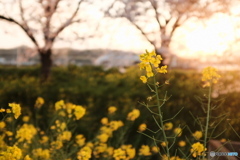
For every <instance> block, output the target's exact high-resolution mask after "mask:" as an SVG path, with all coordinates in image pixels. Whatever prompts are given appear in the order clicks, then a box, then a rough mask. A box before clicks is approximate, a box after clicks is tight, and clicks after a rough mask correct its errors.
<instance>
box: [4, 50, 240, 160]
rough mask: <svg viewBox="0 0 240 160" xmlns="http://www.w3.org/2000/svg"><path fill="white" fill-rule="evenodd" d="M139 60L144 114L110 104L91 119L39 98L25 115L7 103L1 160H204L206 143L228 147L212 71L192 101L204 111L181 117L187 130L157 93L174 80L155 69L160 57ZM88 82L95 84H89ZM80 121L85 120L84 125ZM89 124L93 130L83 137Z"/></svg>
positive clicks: (73, 107) (166, 97)
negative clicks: (195, 98) (195, 99)
mask: <svg viewBox="0 0 240 160" xmlns="http://www.w3.org/2000/svg"><path fill="white" fill-rule="evenodd" d="M140 60H141V63H140V64H139V67H140V70H141V75H140V76H139V77H137V79H138V80H139V81H140V82H142V83H141V85H142V86H146V87H147V89H148V90H149V92H147V94H148V95H147V96H146V97H145V98H144V99H145V100H143V99H139V100H138V101H137V102H136V103H138V105H139V106H142V107H144V108H145V110H143V109H140V108H139V107H134V106H131V107H122V108H121V107H118V106H113V105H112V106H109V107H107V109H106V110H105V109H102V110H98V111H97V112H94V114H92V115H90V113H89V112H88V109H91V106H89V107H88V106H84V105H78V104H73V103H71V102H69V99H68V100H67V101H65V100H64V99H62V100H58V101H56V102H55V103H54V104H52V105H50V106H48V108H46V106H45V107H44V105H45V104H46V99H45V98H42V97H40V96H39V97H37V98H36V100H35V102H34V106H32V109H30V110H29V109H26V108H24V107H21V106H20V104H19V103H9V104H8V106H7V107H0V114H1V117H2V119H0V160H98V159H99V160H130V159H133V160H134V159H135V160H185V159H186V160H187V159H189V160H190V159H201V160H205V159H207V157H208V154H209V153H208V150H207V145H208V141H209V140H210V139H217V138H218V139H219V140H221V141H222V142H225V144H226V143H228V142H230V139H229V138H228V137H226V138H221V137H222V135H224V134H225V133H226V132H229V130H223V129H222V128H223V126H221V124H222V123H221V122H224V121H226V120H227V118H228V117H227V116H228V115H227V114H223V112H216V111H215V110H216V109H219V110H220V108H221V106H220V105H219V104H222V103H223V101H222V99H220V100H219V99H217V98H214V96H213V95H214V93H215V92H216V90H217V89H218V88H217V87H216V86H217V85H218V82H219V81H220V79H221V78H222V77H221V75H220V73H219V72H218V71H217V69H215V68H213V67H207V68H205V69H204V70H203V71H202V78H201V81H202V86H201V87H202V92H203V94H202V97H197V100H198V101H199V102H198V103H199V106H200V107H199V108H198V109H199V110H203V112H202V113H201V114H199V115H197V114H196V113H198V111H197V112H194V113H193V112H189V114H188V115H185V116H186V117H191V118H192V121H194V124H196V126H198V127H194V128H192V123H191V124H190V122H189V124H188V120H186V121H185V122H184V121H179V120H178V118H179V116H180V115H181V112H183V110H184V107H183V108H181V107H180V108H179V107H177V108H175V109H169V107H170V106H168V104H169V103H170V104H171V103H174V96H173V97H171V95H170V94H168V93H167V92H166V91H162V90H164V87H165V86H169V85H171V84H169V83H170V82H171V83H173V81H171V80H169V79H165V78H163V76H164V74H167V72H168V70H167V66H161V65H160V64H161V62H162V58H161V57H160V56H159V55H156V53H155V52H148V51H146V52H145V53H144V54H142V55H140ZM134 69H136V68H134ZM132 76H135V74H133V75H132ZM124 78H130V77H124ZM114 79H116V76H114V75H111V74H110V75H108V81H112V82H113V83H114ZM91 82H92V83H93V84H94V79H93V80H92V81H91ZM113 89H118V88H113ZM133 89H134V88H133ZM129 90H131V88H129ZM60 91H61V90H60ZM136 91H138V88H136ZM125 92H127V91H125ZM190 94H191V93H190ZM123 96H124V95H123ZM63 98H64V96H63ZM171 98H173V100H171ZM123 102H124V103H128V102H129V101H128V100H124V101H123ZM130 104H131V103H129V105H130ZM125 105H128V104H125ZM92 107H94V106H92ZM199 113H200V112H199ZM44 114H48V116H45V115H44ZM99 115H101V118H100V119H97V122H96V121H95V123H96V124H94V123H87V122H89V120H88V118H89V117H91V116H96V117H99ZM85 117H88V118H86V119H85V120H84V118H85ZM92 118H94V117H92ZM184 118H185V117H184ZM82 123H85V124H82ZM234 124H235V125H236V124H237V122H235V123H231V122H230V123H228V125H229V126H230V127H228V128H231V130H232V132H231V134H232V133H234V134H235V136H236V137H239V135H238V134H237V132H236V131H237V129H234V127H235V126H234ZM92 125H93V126H94V128H97V129H95V130H91V131H90V132H94V133H90V132H87V131H86V130H87V129H88V128H92V127H93V126H92ZM225 125H226V124H225ZM220 131H222V132H220Z"/></svg>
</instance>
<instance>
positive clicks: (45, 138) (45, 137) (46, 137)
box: [40, 136, 49, 144]
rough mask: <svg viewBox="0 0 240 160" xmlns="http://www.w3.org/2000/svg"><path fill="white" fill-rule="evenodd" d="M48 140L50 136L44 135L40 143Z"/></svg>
mask: <svg viewBox="0 0 240 160" xmlns="http://www.w3.org/2000/svg"><path fill="white" fill-rule="evenodd" d="M48 140H49V138H48V136H43V137H42V139H41V140H40V143H42V144H43V143H46V142H48Z"/></svg>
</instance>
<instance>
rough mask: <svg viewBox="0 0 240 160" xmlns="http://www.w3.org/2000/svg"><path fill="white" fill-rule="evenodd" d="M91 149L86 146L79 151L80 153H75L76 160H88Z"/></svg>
mask: <svg viewBox="0 0 240 160" xmlns="http://www.w3.org/2000/svg"><path fill="white" fill-rule="evenodd" d="M91 155H92V149H91V148H90V147H88V146H85V147H83V148H81V149H80V151H79V152H78V153H77V159H78V160H89V159H90V158H91V157H92V156H91Z"/></svg>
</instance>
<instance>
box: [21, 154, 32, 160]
mask: <svg viewBox="0 0 240 160" xmlns="http://www.w3.org/2000/svg"><path fill="white" fill-rule="evenodd" d="M23 160H32V158H30V157H29V155H26V156H25V157H24V159H23Z"/></svg>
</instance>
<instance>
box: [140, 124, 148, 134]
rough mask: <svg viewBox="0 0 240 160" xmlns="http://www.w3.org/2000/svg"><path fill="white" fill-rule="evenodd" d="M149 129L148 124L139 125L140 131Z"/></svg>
mask: <svg viewBox="0 0 240 160" xmlns="http://www.w3.org/2000/svg"><path fill="white" fill-rule="evenodd" d="M146 129H147V125H146V124H145V123H142V124H141V125H140V126H139V127H138V130H139V131H140V132H143V131H145V130H146Z"/></svg>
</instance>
